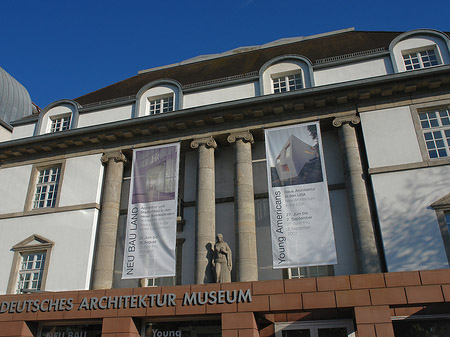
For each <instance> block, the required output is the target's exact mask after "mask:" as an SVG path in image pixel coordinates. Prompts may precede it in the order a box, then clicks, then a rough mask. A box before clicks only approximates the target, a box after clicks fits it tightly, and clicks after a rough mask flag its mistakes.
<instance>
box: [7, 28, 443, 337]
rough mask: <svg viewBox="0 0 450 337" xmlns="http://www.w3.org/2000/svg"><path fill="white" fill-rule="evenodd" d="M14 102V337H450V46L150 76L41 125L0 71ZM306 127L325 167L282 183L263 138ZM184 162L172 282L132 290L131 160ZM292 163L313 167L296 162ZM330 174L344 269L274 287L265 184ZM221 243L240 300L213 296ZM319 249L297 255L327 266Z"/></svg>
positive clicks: (429, 42) (226, 293) (10, 141)
mask: <svg viewBox="0 0 450 337" xmlns="http://www.w3.org/2000/svg"><path fill="white" fill-rule="evenodd" d="M6 93H8V94H6ZM0 94H1V95H2V97H0V186H2V191H3V193H2V194H1V195H0V198H1V199H0V200H1V202H0V243H1V244H0V250H1V256H2V259H0V268H1V270H2V271H3V272H2V273H1V274H0V336H9V337H12V336H13V337H15V336H27V337H30V336H42V337H75V336H77V337H92V336H104V337H106V336H109V337H112V336H148V337H220V336H223V337H302V336H315V337H327V336H337V337H341V336H358V337H365V336H376V337H381V336H387V337H389V336H397V337H399V336H400V337H401V336H423V335H424V332H426V331H433V332H434V333H435V335H436V336H444V335H446V333H447V331H448V330H449V328H450V304H449V303H448V302H449V301H450V269H449V261H450V234H449V225H450V179H448V177H449V176H450V39H449V36H448V32H440V31H437V30H432V29H420V30H413V31H409V32H368V31H355V30H353V29H345V30H341V31H335V32H330V33H325V34H319V35H314V36H308V37H298V38H289V39H282V40H278V41H274V42H271V43H268V44H265V45H261V46H249V47H242V48H237V49H234V50H231V51H228V52H224V53H222V54H214V55H203V56H199V57H196V58H193V59H189V60H186V61H182V62H180V63H177V64H172V65H167V66H163V67H159V68H153V69H148V70H142V71H140V72H139V73H138V74H137V75H136V76H133V77H131V78H128V79H125V80H123V81H121V82H118V83H115V84H112V85H110V86H107V87H105V88H101V89H99V90H97V91H94V92H92V93H88V94H86V95H84V96H81V97H78V98H76V99H61V100H58V101H56V102H53V103H51V104H49V105H48V106H47V107H45V108H43V109H42V110H40V109H38V108H37V107H36V106H34V105H33V104H32V103H31V100H30V97H29V95H28V93H27V92H26V90H25V88H23V87H22V86H21V85H20V84H19V83H18V82H17V81H16V80H15V79H14V78H12V76H11V75H10V74H8V73H7V72H6V71H4V70H3V69H2V68H0ZM311 123H315V124H314V125H317V127H318V129H319V131H320V132H317V133H313V136H314V137H313V138H320V142H321V148H320V151H321V155H320V157H321V160H322V162H321V163H320V164H318V162H317V161H314V160H315V157H314V154H315V153H316V152H317V151H318V148H314V147H311V146H310V144H307V142H306V143H305V142H304V141H300V140H298V139H294V138H289V140H288V141H287V142H286V143H285V144H284V147H283V150H282V151H281V152H280V156H279V157H278V158H277V160H278V162H277V165H278V166H277V169H278V170H279V171H278V173H276V170H275V169H274V171H273V172H271V173H270V174H268V173H267V172H268V169H267V167H268V166H269V165H268V164H267V161H268V158H267V155H266V153H267V152H266V147H267V144H268V139H267V136H266V135H267V133H266V132H267V131H268V130H275V129H277V130H278V129H279V130H283V129H288V128H291V127H294V126H302V125H311ZM170 144H178V145H177V146H179V165H178V171H176V172H178V174H177V176H175V175H174V174H173V172H175V170H174V169H173V168H172V169H170V170H169V169H167V171H168V172H169V171H170V172H172V176H171V179H172V180H171V181H172V182H173V181H177V186H178V190H177V193H176V195H177V198H176V199H177V200H176V225H175V223H174V227H176V237H175V239H174V241H175V246H176V249H175V250H174V252H175V253H174V256H175V261H176V263H175V270H176V272H175V275H174V276H165V277H154V278H146V277H144V278H135V279H127V278H123V266H124V265H125V266H126V265H127V263H128V262H129V261H127V260H126V258H125V256H126V255H125V253H124V252H125V251H126V250H127V249H129V244H130V242H129V241H130V240H129V239H128V236H127V224H129V220H127V217H130V216H131V214H132V210H131V209H130V207H129V205H130V202H129V195H130V190H132V189H133V184H132V182H133V180H134V179H135V178H134V173H133V172H134V170H133V165H134V160H135V159H136V158H133V157H136V153H137V152H136V151H138V150H140V149H145V148H153V147H164V146H168V145H170ZM295 151H297V152H302V153H309V154H308V155H305V158H306V159H304V162H305V163H308V164H307V165H305V164H304V163H302V165H301V167H300V168H299V166H298V164H297V163H296V162H293V161H289V158H290V156H292V153H294V152H295ZM308 151H309V152H308ZM317 167H321V168H322V169H323V170H324V171H323V172H324V176H325V177H324V182H325V183H326V187H327V200H329V202H328V203H329V207H328V206H327V207H325V208H327V210H326V211H327V212H329V214H330V218H331V220H332V221H331V223H332V229H331V233H332V236H333V238H332V239H333V243H332V245H333V244H334V246H335V255H336V263H329V264H323V263H317V265H314V264H312V263H305V264H303V265H302V266H296V267H295V266H290V267H286V268H277V267H276V263H275V261H274V259H273V252H272V250H273V249H271V248H272V247H273V241H272V239H273V235H272V234H271V233H272V232H273V228H272V229H271V227H273V224H272V226H271V223H272V220H273V217H274V212H273V209H272V208H271V206H270V200H271V197H272V196H271V191H272V189H273V188H274V186H275V185H274V183H273V180H271V179H268V178H271V176H272V178H273V177H275V176H277V179H278V182H279V181H281V183H280V184H284V183H283V181H285V180H286V181H287V180H288V179H289V181H290V184H293V185H294V184H296V182H297V179H300V178H299V177H305V176H306V177H312V176H314V170H315V168H317ZM306 168H307V169H306ZM268 176H269V177H268ZM284 176H285V178H283V177H284ZM149 180H152V179H150V178H149ZM269 181H272V183H271V184H270V183H269ZM293 181H294V182H293ZM150 182H152V181H150ZM135 185H136V184H135ZM153 186H154V185H153ZM171 186H173V185H171ZM141 187H142V186H141ZM152 188H154V187H152ZM156 188H157V189H159V190H160V191H162V192H167V191H165V190H164V189H165V188H166V186H159V185H158V186H157V187H156ZM167 193H168V192H167ZM167 193H166V194H167ZM144 194H145V191H144ZM302 205H303V204H300V203H299V204H298V206H299V207H301V206H302ZM318 208H319V209H318V210H317V209H316V210H314V212H317V213H321V212H322V211H323V212H324V211H325V210H324V207H318ZM299 209H300V210H302V211H304V209H302V208H299ZM307 211H309V209H308V210H307ZM296 214H297V213H296ZM298 214H299V216H298V219H299V221H303V220H304V219H303V218H301V217H300V213H298ZM275 216H276V215H275ZM292 221H293V222H295V221H296V220H292ZM302 223H303V222H302ZM219 233H220V234H222V236H221V238H222V237H223V239H224V241H225V242H226V244H227V246H229V247H228V248H229V251H230V256H231V253H232V261H231V264H232V269H231V282H219V283H217V282H215V277H214V270H215V269H214V266H213V264H214V263H213V260H214V259H213V258H212V255H213V253H214V252H213V250H214V247H215V242H216V236H218V234H219ZM324 237H325V236H321V235H316V236H315V237H311V238H310V239H309V240H308V245H307V247H302V249H304V248H306V249H307V250H308V251H311V255H314V256H317V255H318V254H319V255H320V254H321V252H323V251H325V250H326V249H328V248H329V246H330V245H329V244H328V241H325V239H324ZM325 242H327V243H326V244H325ZM279 247H281V246H279ZM282 248H283V249H284V247H282ZM124 260H125V261H124ZM230 267H231V266H230ZM216 268H217V267H216Z"/></svg>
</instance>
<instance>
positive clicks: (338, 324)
mask: <svg viewBox="0 0 450 337" xmlns="http://www.w3.org/2000/svg"><path fill="white" fill-rule="evenodd" d="M320 328H347V336H348V337H355V336H356V334H355V327H354V324H353V321H352V320H349V319H342V320H323V321H319V320H318V321H297V322H282V323H275V337H282V336H283V331H285V330H299V329H309V330H310V332H311V337H317V336H318V334H317V330H318V329H320Z"/></svg>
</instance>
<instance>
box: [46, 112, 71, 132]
mask: <svg viewBox="0 0 450 337" xmlns="http://www.w3.org/2000/svg"><path fill="white" fill-rule="evenodd" d="M69 127H70V116H65V117H60V118H55V119H52V125H51V127H50V132H52V133H53V132H59V131H64V130H68V129H69Z"/></svg>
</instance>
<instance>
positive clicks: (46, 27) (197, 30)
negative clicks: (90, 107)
mask: <svg viewBox="0 0 450 337" xmlns="http://www.w3.org/2000/svg"><path fill="white" fill-rule="evenodd" d="M449 12H450V1H448V0H436V1H434V2H431V3H427V2H423V1H416V0H410V1H385V0H379V1H370V2H369V1H367V2H366V1H361V0H359V1H357V0H342V1H328V0H322V1H315V2H313V1H299V0H298V1H293V0H278V1H269V0H228V1H204V0H192V1H171V0H166V1H154V0H148V1H140V0H139V1H137V0H136V1H134V0H129V1H116V0H110V1H103V0H89V1H86V0H78V1H66V0H58V1H56V0H34V1H31V0H3V1H0V32H2V34H1V40H0V41H1V42H0V67H2V68H3V69H5V70H6V71H7V72H9V73H10V74H11V75H12V76H13V77H15V78H16V79H17V80H18V81H19V82H21V83H22V84H23V85H24V86H25V87H26V88H27V90H28V91H29V93H30V95H31V98H32V100H33V101H34V102H35V103H36V104H38V105H39V106H40V107H41V108H44V107H45V106H46V105H48V104H50V103H51V102H53V101H56V100H58V99H63V98H69V99H73V98H76V97H78V96H81V95H84V94H87V93H89V92H92V91H95V90H97V89H100V88H103V87H105V86H107V85H109V84H112V83H115V82H118V81H120V80H123V79H126V78H128V77H131V76H134V75H136V74H137V72H138V71H139V70H142V69H148V68H153V67H157V66H162V65H167V64H171V63H176V62H180V61H183V60H186V59H188V58H191V57H195V56H198V55H202V54H213V53H220V52H224V51H227V50H230V49H234V48H237V47H241V46H249V45H259V44H264V43H267V42H270V41H274V40H277V39H280V38H284V37H294V36H308V35H314V34H320V33H325V32H329V31H334V30H339V29H344V28H349V27H355V29H356V30H370V31H407V30H411V29H417V28H434V29H438V30H441V31H450V23H449V22H450V21H449V19H448V14H449Z"/></svg>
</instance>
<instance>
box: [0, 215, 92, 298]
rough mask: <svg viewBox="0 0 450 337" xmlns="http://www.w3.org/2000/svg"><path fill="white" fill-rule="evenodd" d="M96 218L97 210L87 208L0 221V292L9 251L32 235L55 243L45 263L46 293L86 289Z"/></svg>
mask: <svg viewBox="0 0 450 337" xmlns="http://www.w3.org/2000/svg"><path fill="white" fill-rule="evenodd" d="M97 218H98V211H97V210H94V209H89V210H82V211H72V212H62V213H49V214H43V215H34V216H28V217H26V218H23V217H20V218H10V219H2V220H0V233H3V234H0V254H1V256H2V258H1V259H0V268H1V270H2V271H3V272H2V273H0V293H1V294H5V293H6V288H7V285H8V279H9V274H10V270H11V265H12V260H13V256H14V252H13V251H12V250H11V248H12V247H13V246H14V245H16V244H17V243H19V242H21V241H22V240H24V239H26V238H28V237H29V236H31V235H33V234H38V235H40V236H43V237H44V238H46V239H48V240H51V241H53V242H54V243H55V245H54V247H53V250H52V253H51V257H50V259H47V261H46V263H48V265H49V270H48V277H47V285H46V288H45V290H46V291H61V290H79V289H89V282H90V278H91V268H92V256H93V250H94V239H95V233H96V228H97ZM12 228H13V229H14V230H11V229H12ZM5 233H8V234H7V235H6V234H5Z"/></svg>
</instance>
